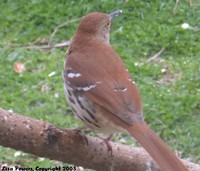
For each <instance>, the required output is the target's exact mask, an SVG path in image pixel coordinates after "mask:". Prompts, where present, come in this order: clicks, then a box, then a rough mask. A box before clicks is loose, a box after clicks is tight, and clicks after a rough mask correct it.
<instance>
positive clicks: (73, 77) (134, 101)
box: [63, 10, 187, 171]
mask: <svg viewBox="0 0 200 171" xmlns="http://www.w3.org/2000/svg"><path fill="white" fill-rule="evenodd" d="M121 12H122V11H121V10H119V11H115V12H113V13H111V14H105V13H100V12H94V13H90V14H88V15H87V16H85V17H83V19H82V20H81V22H80V24H79V26H78V29H77V32H76V34H75V36H74V38H73V39H72V42H71V45H70V47H69V49H68V52H67V54H66V59H65V64H64V70H63V80H64V91H65V95H66V97H67V99H68V103H69V105H70V106H71V107H72V110H73V111H74V113H75V115H76V116H77V117H78V118H79V119H81V120H82V121H83V122H84V123H85V124H86V125H87V126H88V127H90V128H92V129H95V130H98V131H100V132H102V133H105V134H112V133H114V132H117V131H120V132H126V133H130V134H131V135H132V136H133V137H134V138H135V139H136V140H137V141H138V142H139V143H140V144H141V145H142V146H143V147H144V148H145V149H146V150H147V151H148V152H149V154H150V155H151V156H152V158H153V159H154V160H155V161H156V162H157V164H158V165H159V166H160V168H161V169H162V170H163V171H187V168H186V167H185V166H184V165H183V164H182V162H181V161H180V160H179V159H178V158H177V157H176V155H175V154H174V153H173V152H172V151H171V150H170V149H169V148H168V146H167V145H166V144H165V143H164V142H163V141H162V140H161V139H160V138H159V137H158V136H157V135H156V134H155V133H154V132H153V131H152V130H151V129H150V128H149V127H148V126H147V124H146V123H145V121H144V119H143V115H142V103H141V98H140V94H139V91H138V89H137V87H136V85H135V83H134V82H133V81H132V79H131V76H130V74H129V72H128V70H127V69H126V68H125V66H124V64H123V62H122V60H121V59H120V57H119V56H118V54H117V53H116V52H115V50H114V49H113V48H112V47H111V45H110V43H109V31H110V26H111V20H112V19H113V18H115V17H116V16H118V15H119V14H120V13H121Z"/></svg>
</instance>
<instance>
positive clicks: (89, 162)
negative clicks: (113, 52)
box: [0, 108, 200, 171]
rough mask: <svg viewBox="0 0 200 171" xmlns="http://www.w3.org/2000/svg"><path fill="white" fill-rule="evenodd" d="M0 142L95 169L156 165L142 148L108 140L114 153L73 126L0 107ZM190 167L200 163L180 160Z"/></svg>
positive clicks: (193, 168) (193, 169)
mask: <svg viewBox="0 0 200 171" xmlns="http://www.w3.org/2000/svg"><path fill="white" fill-rule="evenodd" d="M0 145H3V146H5V147H10V148H13V149H16V150H21V151H24V152H27V153H31V154H35V155H37V156H40V157H46V158H49V159H54V160H59V161H62V162H67V163H70V164H73V165H75V166H83V167H85V168H90V169H95V170H104V171H106V170H115V171H120V170H124V169H125V170H127V171H132V170H135V171H146V170H149V169H150V170H151V171H158V170H159V168H158V166H157V165H156V164H155V163H154V162H153V160H152V159H151V157H150V156H149V154H148V153H147V152H146V151H145V150H144V149H142V148H131V147H129V146H126V145H121V144H117V143H114V142H111V145H112V151H113V155H111V154H110V153H109V152H108V150H107V146H106V144H105V143H104V141H102V140H101V139H99V138H94V137H90V136H87V141H85V139H84V138H83V136H81V135H80V134H78V133H77V132H76V131H74V130H68V129H61V128H58V127H56V126H54V125H52V124H50V123H47V122H44V121H41V120H36V119H31V118H28V117H25V116H22V115H17V114H15V113H11V112H8V111H6V110H3V109H1V108H0ZM183 162H184V164H185V165H186V166H187V167H188V168H189V170H190V171H197V170H200V166H199V165H197V164H194V163H191V162H188V161H185V160H183Z"/></svg>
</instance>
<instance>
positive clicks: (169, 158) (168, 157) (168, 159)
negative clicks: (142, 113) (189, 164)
mask: <svg viewBox="0 0 200 171" xmlns="http://www.w3.org/2000/svg"><path fill="white" fill-rule="evenodd" d="M127 130H128V132H129V133H130V134H131V135H132V136H133V137H134V138H135V139H136V140H137V141H138V142H139V143H140V144H141V145H142V146H143V147H144V148H145V149H146V150H147V152H148V153H149V154H150V155H151V156H152V158H153V159H154V160H155V161H156V163H157V164H158V165H159V166H160V168H161V170H162V171H188V169H187V168H186V167H185V166H184V165H183V163H182V162H181V161H180V160H179V159H178V158H177V157H176V155H175V154H174V153H173V152H172V151H171V150H170V149H169V148H168V146H167V145H166V144H165V143H164V142H163V141H162V139H161V138H159V137H158V136H157V135H156V134H155V133H154V132H153V131H152V130H151V129H150V128H149V127H148V126H147V125H146V123H143V124H136V125H134V126H133V127H129V128H127Z"/></svg>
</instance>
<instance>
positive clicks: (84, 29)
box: [77, 10, 122, 43]
mask: <svg viewBox="0 0 200 171" xmlns="http://www.w3.org/2000/svg"><path fill="white" fill-rule="evenodd" d="M121 13H122V10H118V11H115V12H112V13H110V14H106V13H101V12H93V13H90V14H88V15H86V16H84V17H83V18H82V20H81V22H80V24H79V27H78V30H77V33H80V34H84V35H85V36H88V37H91V36H92V37H94V36H95V38H98V39H99V40H103V41H106V42H107V43H108V42H109V31H110V27H111V20H112V19H113V18H115V17H117V16H118V15H119V14H121Z"/></svg>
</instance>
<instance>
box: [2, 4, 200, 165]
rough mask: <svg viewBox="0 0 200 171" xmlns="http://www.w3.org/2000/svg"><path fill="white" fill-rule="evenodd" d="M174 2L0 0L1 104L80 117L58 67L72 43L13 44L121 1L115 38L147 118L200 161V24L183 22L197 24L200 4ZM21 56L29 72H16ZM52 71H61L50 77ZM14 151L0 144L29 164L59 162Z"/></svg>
mask: <svg viewBox="0 0 200 171" xmlns="http://www.w3.org/2000/svg"><path fill="white" fill-rule="evenodd" d="M174 6H175V1H172V0H168V1H164V0H163V1H159V0H155V1H139V0H134V1H128V2H125V1H122V0H121V1H114V0H109V1H108V0H107V1H106V0H104V1H69V0H66V1H63V0H58V1H53V0H51V1H50V0H49V1H42V0H32V1H25V0H18V1H9V0H7V1H6V0H4V1H3V0H2V1H0V11H1V15H0V40H1V41H0V107H1V108H4V109H12V110H13V111H14V112H16V113H19V114H24V115H27V116H30V117H33V118H38V119H43V120H46V121H48V122H51V123H53V124H55V125H58V126H61V127H76V126H78V125H79V124H81V122H79V121H77V120H75V119H74V117H73V115H72V112H71V110H70V108H69V107H68V106H67V103H66V101H65V97H64V95H63V89H62V77H61V74H62V67H63V60H64V56H65V52H66V50H67V48H63V49H54V50H51V51H39V50H38V51H34V50H27V49H23V48H10V46H11V45H12V46H13V45H32V44H33V42H34V41H35V40H37V39H38V38H45V39H48V38H49V37H50V35H51V34H52V32H53V30H54V29H55V27H56V26H58V25H59V24H61V23H64V22H65V21H69V20H72V19H76V18H80V17H81V16H83V15H85V14H87V13H89V12H92V11H102V12H112V11H114V10H116V9H122V10H123V14H122V15H121V16H119V17H118V18H117V19H115V20H114V22H113V26H112V30H111V44H112V45H113V47H114V48H115V49H116V51H117V52H118V53H119V54H120V56H121V58H122V59H123V61H124V62H125V64H126V66H127V68H128V69H129V71H130V72H131V75H132V77H133V79H134V80H135V82H136V83H137V85H138V87H139V89H140V92H141V95H142V99H143V103H144V116H145V119H146V121H147V122H148V123H149V124H150V126H151V128H152V129H153V130H154V131H155V132H156V133H157V134H159V135H160V136H161V137H162V138H163V139H164V140H165V142H167V143H168V145H169V146H170V147H171V148H173V149H174V150H178V151H180V152H181V153H182V155H183V157H184V158H192V161H194V162H197V163H200V131H199V130H200V124H199V123H200V67H199V66H200V36H199V33H200V31H199V30H192V29H182V28H181V24H183V23H188V24H190V25H191V26H193V27H195V26H199V23H200V6H198V5H193V6H189V5H188V3H187V2H185V1H184V2H182V1H180V3H179V5H178V7H177V9H176V11H175V13H174V12H173V9H174ZM77 25H78V22H73V23H71V24H69V25H67V26H65V27H63V28H62V29H60V30H59V31H58V32H57V34H56V35H55V37H54V38H53V43H56V42H57V43H58V42H61V41H63V40H69V39H70V38H71V37H72V36H73V34H74V32H75V29H76V27H77ZM199 27H200V26H199ZM161 48H165V51H164V52H163V53H162V54H161V56H160V60H159V61H153V62H151V63H148V62H147V59H148V58H149V57H150V56H153V55H154V54H155V53H157V52H158V51H159V50H160V49H161ZM17 61H19V62H22V63H24V64H25V66H26V71H25V72H23V73H21V74H17V73H15V72H14V70H13V64H14V63H15V62H17ZM53 71H55V72H56V74H55V75H54V76H52V77H49V76H48V74H50V73H51V72H53ZM44 87H46V89H44ZM42 88H43V90H44V91H41V89H42ZM55 94H58V95H59V97H58V98H55ZM125 138H126V139H127V143H128V144H131V143H132V140H130V139H129V138H127V136H126V137H125ZM116 140H117V139H116ZM14 153H15V151H14V150H11V149H8V148H3V147H0V161H2V162H6V163H9V164H14V165H16V164H20V165H24V164H23V163H24V162H22V161H24V160H25V161H26V162H25V163H26V164H25V165H26V166H27V165H28V166H35V165H40V166H51V165H55V163H56V162H55V161H50V160H42V161H41V160H39V159H38V158H37V157H33V156H32V155H28V154H25V156H19V157H14Z"/></svg>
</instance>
